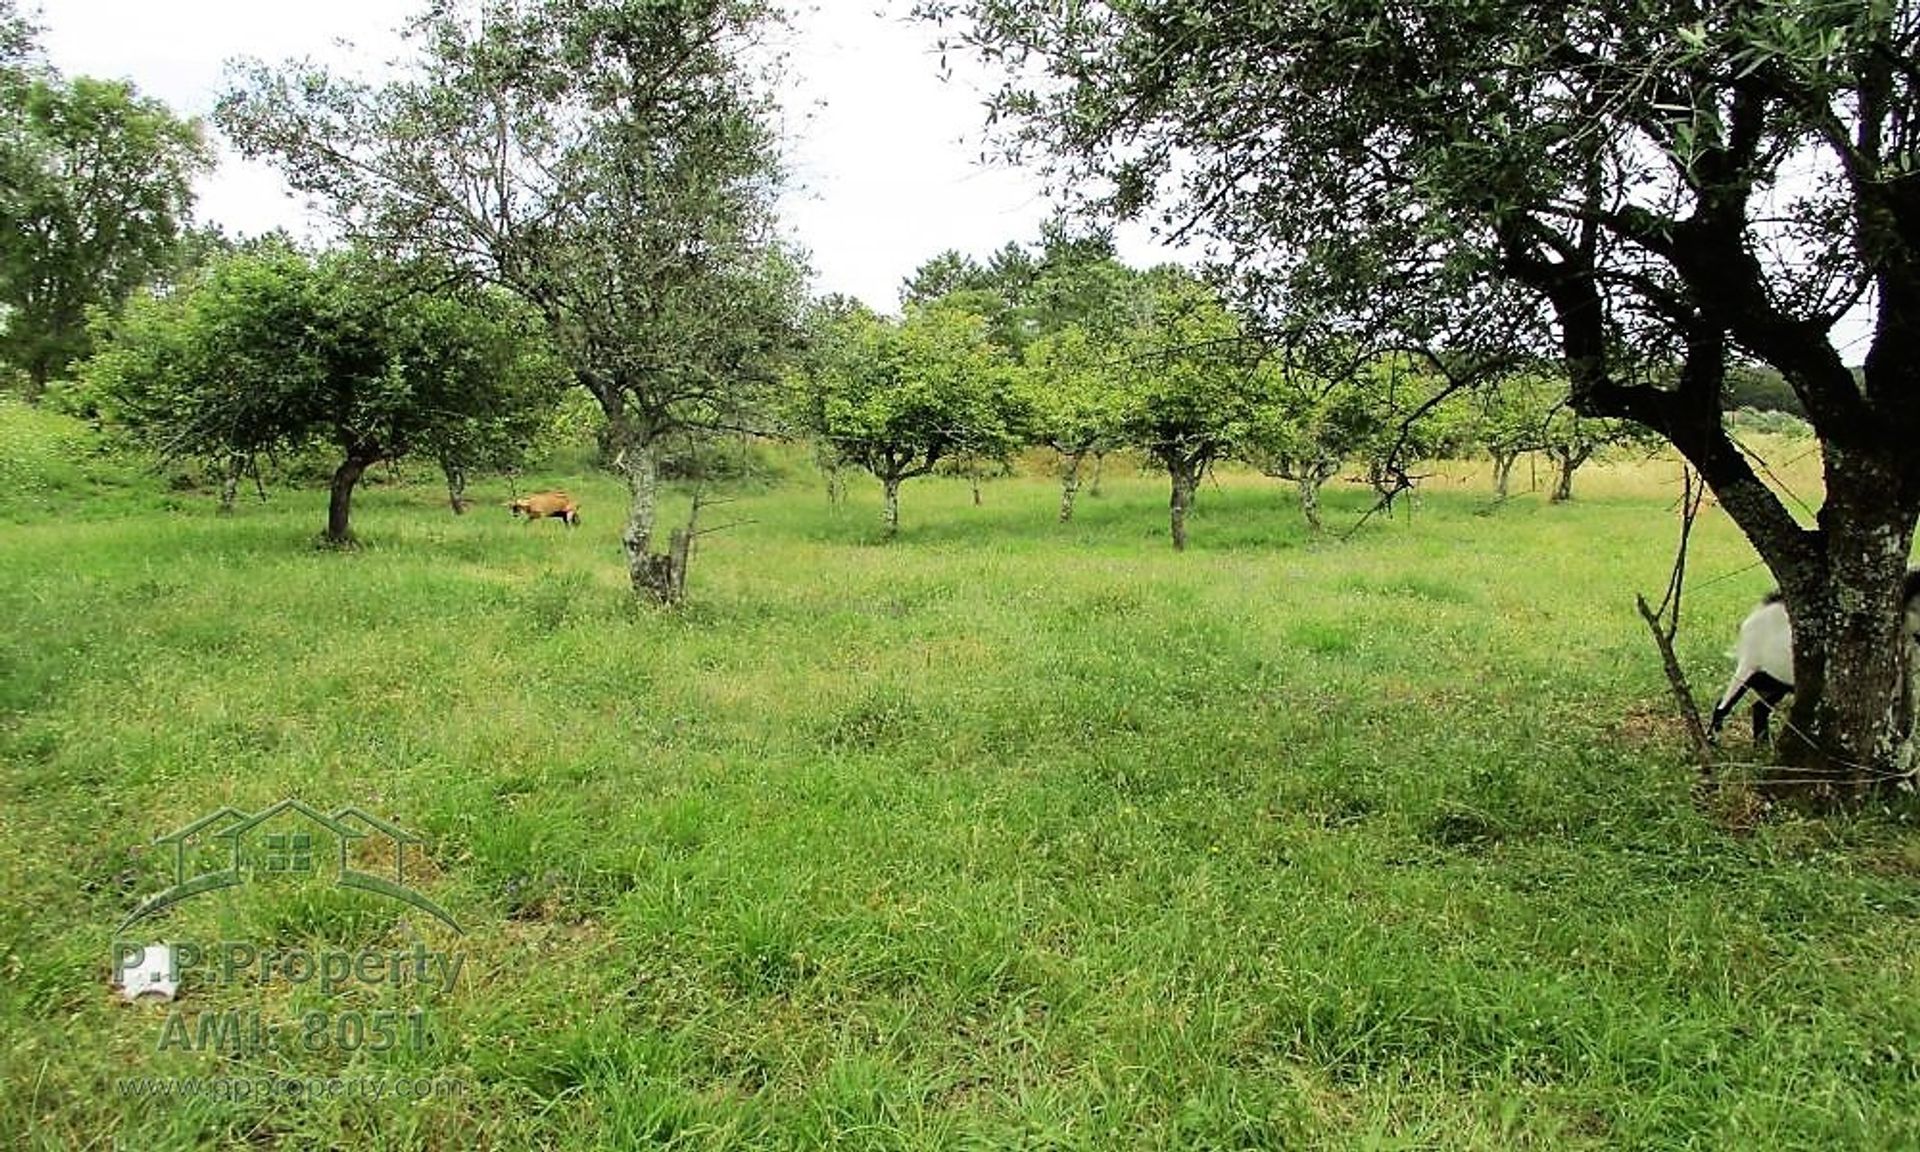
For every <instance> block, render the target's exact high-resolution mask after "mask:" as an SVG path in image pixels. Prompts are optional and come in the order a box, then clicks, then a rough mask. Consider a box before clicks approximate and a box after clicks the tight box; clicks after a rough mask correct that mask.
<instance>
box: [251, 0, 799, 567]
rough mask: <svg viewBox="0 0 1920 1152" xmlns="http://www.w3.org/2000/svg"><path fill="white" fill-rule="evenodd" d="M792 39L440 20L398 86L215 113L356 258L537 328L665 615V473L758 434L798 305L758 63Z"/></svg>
mask: <svg viewBox="0 0 1920 1152" xmlns="http://www.w3.org/2000/svg"><path fill="white" fill-rule="evenodd" d="M779 19H780V13H779V12H778V10H777V9H776V8H775V7H774V5H773V4H771V3H769V2H766V0H679V2H675V3H659V2H654V0H617V2H610V3H609V2H597V0H435V2H434V3H431V4H429V5H428V6H427V8H426V10H425V12H424V13H423V14H422V15H420V16H419V17H418V18H416V19H415V20H414V21H413V22H412V23H410V24H409V25H408V26H407V28H406V29H405V33H406V37H407V41H408V43H409V44H411V45H412V46H413V48H414V50H415V55H414V56H413V57H412V59H411V60H410V61H407V62H406V63H405V65H404V68H403V70H402V71H400V72H399V73H398V74H397V75H395V76H394V77H393V78H391V79H385V80H382V81H379V82H365V81H359V80H355V79H351V78H348V77H344V76H339V75H334V74H331V73H328V72H326V71H323V70H320V69H318V68H315V67H312V66H309V65H304V64H299V63H289V64H286V65H283V66H280V67H277V68H276V67H268V66H266V65H262V64H258V63H255V64H250V65H247V66H245V67H244V68H242V69H241V70H240V72H239V73H238V75H237V76H236V78H235V83H234V87H233V89H232V90H231V91H230V92H229V93H228V94H227V96H226V97H225V98H224V99H223V100H222V102H221V105H220V108H219V110H218V112H217V118H218V121H219V123H220V125H221V127H222V128H223V129H224V130H225V131H226V132H227V133H228V134H229V135H230V136H232V137H233V139H234V140H235V141H236V142H237V143H238V145H239V146H240V148H241V150H242V151H243V152H244V153H245V154H247V155H249V156H258V157H264V158H266V159H269V160H271V161H273V162H275V163H276V164H277V165H278V166H279V167H280V168H281V170H282V171H283V172H284V173H285V175H286V176H287V178H288V179H289V181H290V182H291V183H292V184H293V185H294V187H296V188H298V189H300V190H301V191H303V192H306V193H309V194H311V195H313V196H314V197H315V198H316V199H317V200H318V201H319V203H321V204H322V205H323V206H324V207H325V208H326V209H327V210H328V211H329V212H330V213H331V215H332V216H333V217H334V219H335V220H336V221H337V223H338V224H339V225H340V227H341V228H342V229H343V231H344V232H345V234H346V235H348V236H350V237H352V238H354V239H356V240H357V241H359V242H360V243H363V244H366V245H368V246H369V247H371V248H372V249H374V250H375V251H380V252H386V253H394V254H410V255H420V256H426V257H431V258H433V259H435V260H438V261H441V262H444V263H446V264H447V265H449V266H450V267H453V268H456V269H458V270H460V271H461V272H462V273H463V274H464V275H466V276H467V277H469V278H471V279H472V280H475V281H478V282H484V283H492V284H497V285H501V286H504V287H506V288H508V289H510V290H511V291H513V292H514V293H516V294H517V295H519V296H520V297H521V298H523V299H524V300H526V301H527V302H529V303H530V304H532V305H533V306H534V307H535V308H536V309H538V310H539V312H540V314H541V315H542V316H543V317H544V319H545V322H546V325H547V328H548V331H549V333H550V335H551V337H552V339H553V342H554V345H555V347H556V348H557V349H558V350H559V352H560V354H561V355H562V356H563V357H564V358H565V360H566V362H567V364H568V367H569V369H570V371H571V372H572V374H573V377H574V379H575V381H577V382H578V383H579V384H580V385H581V386H582V387H584V388H585V389H586V390H587V391H588V392H590V393H592V395H593V396H594V397H595V399H596V400H597V401H598V402H599V404H600V407H601V409H602V410H603V412H604V414H605V416H606V423H607V436H608V442H609V446H610V447H611V448H612V449H613V452H614V460H615V463H616V464H617V465H618V467H619V468H620V470H621V471H622V472H623V473H624V475H625V476H626V478H627V482H628V488H629V493H630V503H629V508H628V513H627V518H626V524H625V527H624V529H623V531H622V534H621V540H622V544H623V546H624V548H625V551H626V557H627V566H628V574H629V577H630V579H631V581H632V584H633V587H634V589H635V591H636V593H639V594H641V595H643V596H648V597H651V598H654V599H656V600H660V601H663V602H664V601H671V600H674V599H676V598H677V597H678V595H679V592H680V590H681V589H682V588H684V583H685V575H686V573H685V559H686V556H687V553H688V544H689V543H690V535H691V534H690V532H689V531H687V530H679V531H676V533H675V535H676V536H677V537H681V539H679V540H677V541H676V543H675V544H674V545H673V546H671V547H669V548H668V549H667V550H666V551H665V552H657V551H656V550H655V548H654V536H655V521H656V509H657V506H658V495H659V485H660V461H661V455H662V453H663V451H664V450H665V448H666V446H667V443H668V441H669V440H670V439H673V438H676V437H679V436H682V435H684V434H685V433H687V432H688V431H689V430H707V431H711V430H716V429H727V428H738V427H743V426H747V425H749V424H752V423H754V422H755V420H756V416H757V405H758V403H759V401H761V400H762V399H764V393H765V390H766V388H767V386H768V385H770V384H771V383H772V382H773V380H774V379H775V374H776V367H777V361H778V358H779V355H780V354H781V353H782V351H783V350H784V348H785V347H786V346H787V345H788V343H789V342H790V340H791V338H792V333H793V317H794V315H795V312H796V310H797V307H798V302H799V299H800V295H801V293H800V288H801V283H802V280H803V277H802V275H801V271H800V267H799V263H798V261H797V259H796V258H795V257H793V256H792V254H790V253H789V252H787V251H786V250H785V249H783V247H782V246H781V244H780V242H779V239H778V235H777V229H776V221H775V219H774V202H775V197H776V195H777V193H778V190H779V185H780V168H779V164H778V158H777V155H776V152H775V143H776V141H775V136H774V131H773V128H772V116H773V105H772V102H771V98H770V97H769V95H768V80H769V78H768V77H767V76H765V75H762V74H761V73H760V72H759V71H757V70H756V69H755V68H754V67H753V66H752V65H751V64H750V63H749V60H750V58H751V57H752V55H753V53H755V52H756V51H757V50H758V46H759V44H760V41H761V38H762V36H763V34H764V33H765V32H766V31H767V30H768V29H769V28H771V27H772V26H774V25H775V24H777V22H778V21H779Z"/></svg>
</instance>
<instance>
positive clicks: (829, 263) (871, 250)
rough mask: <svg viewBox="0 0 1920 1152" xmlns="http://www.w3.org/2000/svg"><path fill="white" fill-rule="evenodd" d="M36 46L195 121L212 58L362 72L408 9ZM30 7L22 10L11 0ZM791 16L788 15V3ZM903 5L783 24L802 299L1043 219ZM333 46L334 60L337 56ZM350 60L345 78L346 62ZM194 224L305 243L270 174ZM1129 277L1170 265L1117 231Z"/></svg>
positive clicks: (849, 0) (115, 5) (115, 0)
mask: <svg viewBox="0 0 1920 1152" xmlns="http://www.w3.org/2000/svg"><path fill="white" fill-rule="evenodd" d="M40 3H41V11H40V21H41V23H42V25H43V26H44V28H45V33H44V35H43V36H42V38H41V43H42V45H43V47H44V48H45V49H46V53H47V57H48V59H49V61H50V62H51V63H52V64H53V65H54V67H56V68H58V69H59V70H60V71H62V72H64V73H66V74H68V75H87V76H96V77H102V78H109V79H125V80H130V81H132V82H133V83H134V84H135V85H136V86H137V87H138V88H139V89H140V90H141V91H142V92H143V93H145V94H146V95H149V96H154V97H157V98H159V99H161V100H164V101H165V102H166V103H167V104H169V105H170V106H172V107H173V109H174V110H175V111H176V112H179V113H182V114H186V115H195V116H205V115H206V114H208V113H209V112H211V111H212V108H213V105H214V102H215V101H216V100H217V99H218V97H219V94H220V92H221V90H222V88H223V87H224V79H225V75H226V68H225V65H226V62H227V61H228V60H230V59H233V58H235V57H247V56H250V57H255V58H258V59H262V60H265V61H267V62H269V63H274V62H278V61H280V60H283V59H286V58H288V57H297V56H313V57H315V58H316V59H320V60H323V61H328V62H332V63H344V64H346V65H348V66H349V67H350V68H356V70H357V66H358V65H367V66H377V65H378V64H379V63H380V62H382V61H385V60H387V59H390V58H392V57H393V56H394V55H395V54H396V53H397V52H398V51H399V50H400V41H399V39H398V37H397V36H396V35H394V33H393V28H394V26H395V25H397V24H398V23H399V21H400V20H401V19H402V18H403V17H404V16H405V15H407V14H408V13H409V12H411V11H413V10H414V9H415V8H416V7H417V5H416V4H414V3H410V2H407V0H325V2H321V3H312V4H292V3H284V2H282V0H165V2H160V0H40ZM21 6H22V7H23V8H32V7H33V6H34V0H23V3H22V5H21ZM795 6H796V7H798V6H799V5H795ZM906 7H907V3H906V2H905V0H816V2H814V3H811V4H808V5H807V6H806V7H805V8H803V9H802V10H801V11H799V12H798V13H797V14H796V23H795V28H794V33H793V38H792V42H791V44H790V45H789V52H790V64H789V71H790V73H791V77H792V82H791V84H790V85H789V87H788V90H787V92H786V93H784V94H783V101H784V106H785V119H786V121H787V123H788V125H789V134H790V137H791V139H790V142H789V145H788V149H787V162H788V164H789V167H790V169H791V171H792V174H793V176H794V178H795V188H794V190H793V191H792V192H791V193H789V194H788V196H787V198H786V201H785V203H784V204H783V212H782V215H783V217H784V218H785V220H786V221H787V223H788V227H789V229H790V231H791V232H792V234H793V236H794V237H795V238H796V239H797V240H798V241H799V243H800V244H801V245H802V246H803V247H805V248H806V249H808V250H809V252H810V253H811V263H812V265H813V268H814V272H815V284H814V286H815V289H816V290H817V291H820V292H842V293H846V294H849V295H853V296H857V297H859V298H860V299H862V300H865V301H866V302H867V303H868V304H869V305H872V306H874V307H876V308H880V309H883V310H892V309H893V308H894V307H895V306H896V305H897V303H898V298H899V289H900V284H901V282H902V281H903V280H905V279H906V278H907V276H909V275H910V274H911V273H912V272H913V270H914V269H915V268H916V267H918V266H919V265H920V264H921V263H922V262H924V261H925V260H927V259H928V258H929V257H931V256H933V255H935V254H936V253H939V252H941V251H944V250H946V249H949V248H957V249H959V250H960V251H962V252H967V253H971V254H973V255H975V256H978V257H985V256H986V255H987V254H989V253H991V252H993V251H994V250H996V249H998V248H999V247H1001V246H1002V245H1004V244H1005V243H1006V242H1007V241H1009V240H1017V241H1021V242H1031V241H1032V240H1034V239H1035V238H1037V237H1038V235H1039V232H1040V223H1041V221H1043V220H1045V219H1046V218H1047V217H1048V216H1049V215H1051V214H1052V207H1051V205H1050V204H1049V202H1048V200H1047V197H1046V195H1045V194H1044V191H1043V190H1042V188H1041V183H1040V180H1039V178H1038V177H1037V175H1035V174H1034V173H1031V172H1024V171H1019V170H1015V169H1011V168H1007V167H1005V166H997V167H985V166H982V165H981V164H980V163H979V162H978V157H979V155H980V153H981V151H982V123H983V112H982V108H981V102H982V98H983V95H984V91H983V82H982V81H980V80H976V81H974V82H972V83H969V82H968V81H966V80H964V79H956V80H954V81H952V82H943V81H942V80H941V78H940V75H939V61H938V57H937V54H936V53H935V51H934V49H933V42H934V39H935V33H934V30H933V29H931V28H928V27H925V26H922V25H918V24H915V23H912V22H910V21H907V20H906V19H905V18H904V16H903V15H902V13H903V11H904V9H905V8H906ZM342 41H346V42H350V43H351V44H352V45H353V48H352V50H351V51H349V50H347V49H346V48H343V47H342V46H341V42H342ZM356 62H357V64H356ZM198 195H199V199H198V203H197V206H196V209H195V215H196V217H197V218H198V219H200V220H202V221H212V222H217V223H219V224H221V225H223V226H224V227H225V228H226V230H227V231H228V232H229V233H230V234H242V235H251V234H255V233H259V232H264V231H267V230H269V229H271V228H274V227H276V226H281V227H286V228H287V229H288V230H289V231H292V232H294V233H295V234H296V235H306V234H309V231H310V230H309V228H308V225H307V220H308V219H309V217H308V213H307V210H306V208H305V206H304V205H303V203H302V202H301V201H299V200H298V199H295V198H293V197H292V196H291V195H290V194H289V193H288V192H287V189H286V186H285V185H284V184H283V183H282V182H281V181H280V179H279V177H278V176H277V175H276V174H275V173H274V172H273V171H272V169H270V168H268V167H266V166H264V165H260V164H249V163H246V162H244V161H241V160H240V159H239V158H238V157H236V156H234V155H232V154H231V153H230V152H228V153H225V154H224V155H223V158H222V161H221V163H220V165H219V167H218V168H217V170H216V171H214V172H213V174H212V175H211V176H209V177H208V178H206V179H204V180H203V181H202V182H201V184H200V186H199V188H198ZM1119 242H1120V248H1121V254H1122V256H1123V257H1124V258H1126V259H1128V260H1129V261H1131V262H1133V263H1136V264H1149V263H1154V262H1157V261H1160V260H1164V259H1168V258H1170V254H1169V253H1167V252H1166V251H1165V250H1163V249H1161V248H1159V247H1158V246H1156V245H1154V244H1153V243H1152V242H1151V240H1149V239H1148V238H1147V237H1146V236H1145V234H1144V233H1143V232H1138V231H1128V230H1123V231H1122V232H1121V234H1120V236H1119Z"/></svg>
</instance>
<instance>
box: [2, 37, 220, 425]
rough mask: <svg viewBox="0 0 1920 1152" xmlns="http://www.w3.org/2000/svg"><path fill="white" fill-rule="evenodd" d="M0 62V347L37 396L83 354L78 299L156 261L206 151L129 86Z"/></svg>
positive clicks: (123, 283) (112, 296)
mask: <svg viewBox="0 0 1920 1152" xmlns="http://www.w3.org/2000/svg"><path fill="white" fill-rule="evenodd" d="M4 23H6V21H4V20H0V24H4ZM0 31H4V30H3V29H0ZM8 35H11V34H8ZM6 51H8V52H9V53H12V52H13V51H19V52H20V53H21V54H22V55H24V52H25V49H24V47H18V46H16V48H13V49H7V50H6ZM0 67H4V68H5V70H6V72H7V76H6V77H5V79H4V83H0V89H4V91H0V220H3V221H4V227H0V307H4V309H5V310H6V311H7V320H6V325H5V329H4V331H0V356H4V357H5V359H6V360H7V361H9V362H11V363H12V364H14V365H16V366H18V367H19V368H20V369H21V370H22V371H24V372H25V373H26V374H27V376H28V378H29V386H30V388H31V389H32V391H33V392H34V393H35V394H37V393H38V391H39V389H40V388H41V387H43V386H44V385H45V384H46V383H47V381H48V380H50V379H51V378H53V377H54V376H56V375H58V374H59V373H60V372H62V371H64V370H65V368H66V366H67V365H68V364H69V363H71V362H72V361H74V360H75V359H77V358H79V357H81V356H83V355H85V353H86V351H87V348H88V329H87V319H86V316H87V310H88V309H89V308H93V307H101V308H105V309H107V310H108V311H115V310H117V309H118V308H119V307H120V306H121V304H122V303H124V302H125V300H126V299H127V297H128V296H129V295H130V294H131V293H132V292H133V291H134V290H135V289H136V288H137V287H139V286H140V285H142V284H144V283H146V282H147V281H148V280H149V279H150V278H152V277H153V276H154V275H155V274H156V273H158V272H160V271H161V270H163V269H165V268H166V267H167V265H168V264H169V262H170V261H171V259H172V253H173V246H174V244H175V241H176V240H177V238H178V236H179V234H180V231H181V228H182V226H183V223H184V221H185V218H186V214H187V211H188V207H189V205H190V204H191V203H192V190H191V186H192V181H193V178H194V176H195V175H196V174H197V173H198V172H199V171H201V170H202V169H203V168H205V167H206V166H207V165H208V164H209V163H210V162H211V156H210V154H209V152H208V150H207V146H206V143H205V141H204V140H203V139H202V138H201V135H200V128H199V125H198V124H196V123H194V122H191V121H185V120H181V119H179V118H177V117H175V116H174V115H173V113H172V112H171V111H169V110H168V109H167V107H166V106H165V105H163V104H161V103H160V102H158V101H155V100H149V99H145V98H143V97H141V96H140V95H139V94H138V93H137V92H136V91H135V90H134V89H133V87H132V86H131V85H128V84H125V83H123V82H120V81H102V80H92V79H88V78H86V77H76V78H74V79H72V80H65V79H62V78H61V77H59V76H57V75H54V74H52V73H51V72H42V73H40V74H38V75H32V74H29V73H27V72H25V71H20V70H16V69H14V68H13V67H11V66H10V65H7V64H6V62H5V60H4V59H3V58H0Z"/></svg>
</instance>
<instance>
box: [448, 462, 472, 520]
mask: <svg viewBox="0 0 1920 1152" xmlns="http://www.w3.org/2000/svg"><path fill="white" fill-rule="evenodd" d="M442 469H443V471H445V472H446V474H447V503H448V504H449V505H451V506H452V507H453V514H454V515H455V516H465V515H466V514H467V470H466V469H465V468H462V467H460V466H459V465H457V464H446V465H442Z"/></svg>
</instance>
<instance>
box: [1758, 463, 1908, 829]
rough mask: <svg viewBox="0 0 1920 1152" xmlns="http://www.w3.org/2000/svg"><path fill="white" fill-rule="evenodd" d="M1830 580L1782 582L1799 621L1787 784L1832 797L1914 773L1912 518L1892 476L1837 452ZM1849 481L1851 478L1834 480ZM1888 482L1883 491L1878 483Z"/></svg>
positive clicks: (1825, 510)
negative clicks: (1909, 612) (1908, 590)
mask: <svg viewBox="0 0 1920 1152" xmlns="http://www.w3.org/2000/svg"><path fill="white" fill-rule="evenodd" d="M1829 451H1830V452H1832V453H1833V457H1831V458H1830V459H1829V461H1828V469H1827V471H1828V477H1827V481H1828V484H1829V485H1830V487H1829V489H1828V496H1827V502H1826V504H1825V506H1824V507H1822V509H1821V513H1820V521H1821V524H1822V526H1823V528H1825V533H1824V536H1825V549H1824V550H1825V560H1826V563H1825V566H1824V567H1825V572H1824V578H1818V576H1816V577H1815V578H1812V579H1809V578H1807V576H1806V575H1805V574H1802V577H1801V578H1800V579H1794V580H1790V581H1789V580H1785V579H1783V580H1782V582H1781V590H1782V592H1783V593H1784V594H1785V596H1786V604H1787V616H1788V618H1789V619H1790V620H1791V621H1792V622H1793V681H1794V694H1793V706H1792V709H1791V711H1790V712H1789V713H1788V716H1787V722H1786V725H1785V731H1784V732H1783V733H1782V734H1781V738H1780V743H1779V752H1780V756H1781V759H1782V760H1783V761H1784V762H1785V763H1786V764H1787V765H1788V766H1789V767H1788V771H1787V772H1785V773H1783V774H1782V775H1781V776H1780V777H1779V782H1780V783H1782V784H1783V785H1785V786H1787V787H1788V788H1792V787H1794V786H1796V785H1801V786H1805V787H1807V788H1808V790H1809V791H1810V793H1811V794H1812V795H1814V796H1815V798H1816V799H1819V800H1822V801H1826V800H1832V799H1839V798H1844V797H1848V796H1852V795H1857V794H1859V793H1861V792H1863V791H1865V790H1866V789H1867V788H1869V787H1872V786H1873V785H1875V784H1884V783H1889V782H1891V779H1892V778H1893V777H1894V776H1895V775H1899V774H1904V773H1906V772H1908V771H1910V770H1911V768H1912V757H1913V746H1912V742H1911V741H1912V731H1913V697H1912V691H1911V687H1912V684H1911V678H1912V675H1913V670H1912V668H1911V667H1910V666H1909V664H1910V660H1909V657H1908V648H1909V645H1910V643H1911V641H1910V640H1909V638H1908V636H1907V632H1906V626H1905V620H1904V608H1905V605H1904V598H1903V596H1902V583H1903V581H1904V577H1905V575H1906V571H1907V563H1908V559H1907V558H1908V557H1909V556H1910V555H1911V554H1912V549H1913V530H1914V517H1913V513H1912V511H1911V510H1903V509H1901V508H1899V507H1898V506H1897V504H1896V502H1895V501H1893V500H1891V499H1888V498H1887V496H1886V493H1887V492H1889V491H1891V490H1892V484H1893V482H1894V481H1893V474H1892V469H1890V468H1884V467H1876V466H1875V465H1874V464H1873V463H1870V462H1861V461H1855V462H1853V463H1854V465H1855V466H1854V467H1852V468H1849V467H1848V461H1847V454H1846V453H1845V451H1844V450H1843V449H1836V448H1830V449H1829ZM1842 469H1846V470H1847V471H1850V472H1852V473H1853V475H1852V476H1851V477H1849V478H1847V479H1845V480H1843V479H1842V478H1841V477H1840V476H1839V475H1837V474H1836V473H1837V472H1839V471H1840V470H1842ZM1875 476H1881V477H1883V478H1884V480H1885V482H1886V484H1885V486H1884V487H1883V486H1881V485H1879V484H1876V483H1874V482H1873V477H1875Z"/></svg>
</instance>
